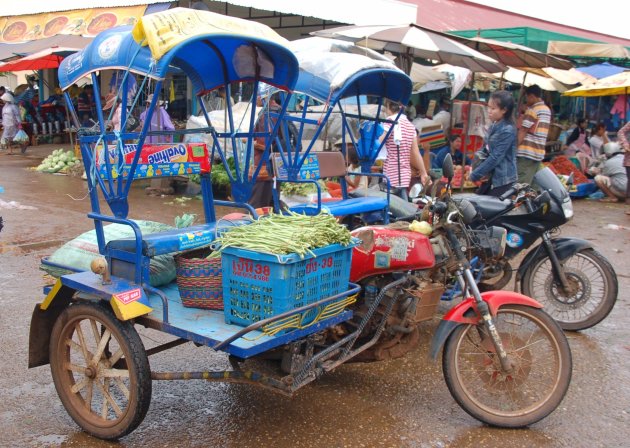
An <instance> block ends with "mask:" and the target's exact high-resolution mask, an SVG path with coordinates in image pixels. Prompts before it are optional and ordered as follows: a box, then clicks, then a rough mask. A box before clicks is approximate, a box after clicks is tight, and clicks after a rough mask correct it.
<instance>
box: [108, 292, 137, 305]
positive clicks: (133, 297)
mask: <svg viewBox="0 0 630 448" xmlns="http://www.w3.org/2000/svg"><path fill="white" fill-rule="evenodd" d="M114 297H115V298H116V299H118V300H119V301H120V302H122V303H124V304H125V305H129V304H130V303H131V302H135V301H137V300H140V299H141V298H142V292H141V291H140V288H136V289H132V290H131V291H125V292H121V293H119V294H114Z"/></svg>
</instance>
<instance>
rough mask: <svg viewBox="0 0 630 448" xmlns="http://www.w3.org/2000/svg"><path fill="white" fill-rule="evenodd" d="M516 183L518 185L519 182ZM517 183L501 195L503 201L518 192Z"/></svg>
mask: <svg viewBox="0 0 630 448" xmlns="http://www.w3.org/2000/svg"><path fill="white" fill-rule="evenodd" d="M516 185H518V184H516ZM516 185H514V186H512V187H511V188H510V189H509V190H508V191H506V192H505V193H503V194H502V195H501V196H499V199H500V200H502V201H505V200H506V199H507V198H509V197H510V196H512V195H513V194H514V193H516V192H517V191H518V189H517V188H516Z"/></svg>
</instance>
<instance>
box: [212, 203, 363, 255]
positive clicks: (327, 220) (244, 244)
mask: <svg viewBox="0 0 630 448" xmlns="http://www.w3.org/2000/svg"><path fill="white" fill-rule="evenodd" d="M351 240H352V237H351V235H350V232H349V231H348V229H347V228H346V227H344V226H341V225H339V224H338V223H337V220H336V219H335V217H334V216H332V215H330V214H329V213H320V214H319V215H315V216H308V215H301V214H299V213H293V212H289V213H288V214H286V215H281V214H272V215H268V216H264V217H261V218H259V219H258V220H257V221H254V222H253V223H252V224H248V225H244V226H239V227H231V228H230V229H228V230H227V231H225V232H224V233H223V234H222V235H221V236H220V237H219V238H217V240H216V244H217V245H219V249H218V250H217V251H215V252H214V253H213V254H212V255H211V256H212V257H218V256H219V255H220V253H221V251H222V250H224V249H225V248H228V247H234V248H240V249H248V250H252V251H256V252H264V253H269V254H274V255H287V254H292V253H296V254H298V255H299V256H300V257H302V258H304V256H306V255H307V254H309V255H314V254H313V249H317V248H319V247H324V246H329V245H331V244H342V245H348V244H350V242H351Z"/></svg>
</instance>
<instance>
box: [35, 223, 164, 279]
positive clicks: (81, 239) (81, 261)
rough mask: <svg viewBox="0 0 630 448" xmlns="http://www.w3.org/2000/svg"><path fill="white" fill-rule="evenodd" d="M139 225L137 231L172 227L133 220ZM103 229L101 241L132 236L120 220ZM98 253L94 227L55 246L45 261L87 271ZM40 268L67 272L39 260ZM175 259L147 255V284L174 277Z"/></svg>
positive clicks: (53, 274) (57, 272)
mask: <svg viewBox="0 0 630 448" xmlns="http://www.w3.org/2000/svg"><path fill="white" fill-rule="evenodd" d="M134 222H135V223H136V224H138V226H139V227H140V231H141V232H142V234H144V235H149V234H151V233H157V232H165V231H167V230H172V229H173V227H171V226H169V225H167V224H162V223H159V222H153V221H134ZM103 231H104V233H105V242H106V243H107V242H109V241H111V240H117V239H123V238H130V237H133V236H134V233H133V229H132V228H131V227H129V226H126V225H123V224H109V225H106V226H104V227H103ZM100 256H101V255H100V254H99V252H98V241H97V239H96V230H90V231H89V232H85V233H82V234H81V235H79V236H78V237H76V238H75V239H73V240H71V241H68V242H67V243H66V244H64V245H63V246H61V247H60V248H59V249H57V250H56V251H55V252H54V253H53V254H52V255H51V256H50V257H49V258H48V261H50V262H52V263H57V264H60V265H63V266H68V267H70V268H74V269H77V270H80V271H89V270H90V263H91V262H92V260H93V259H94V258H96V257H100ZM41 269H42V270H44V271H46V272H48V273H49V274H50V275H52V276H55V277H58V276H60V275H63V274H65V273H67V272H61V271H60V270H59V269H58V268H54V267H51V266H48V265H45V264H42V266H41ZM175 277H176V273H175V260H174V259H173V256H172V255H158V256H155V257H152V258H151V261H150V264H149V283H150V284H151V286H161V285H166V284H168V283H170V282H172V281H173V280H175Z"/></svg>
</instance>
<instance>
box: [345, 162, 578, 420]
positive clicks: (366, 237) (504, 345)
mask: <svg viewBox="0 0 630 448" xmlns="http://www.w3.org/2000/svg"><path fill="white" fill-rule="evenodd" d="M444 172H445V173H446V174H445V175H446V176H447V177H448V178H449V184H448V185H447V188H446V193H445V194H443V195H442V196H441V197H440V198H439V199H438V200H434V201H433V202H432V203H431V205H430V206H429V207H428V208H429V209H430V215H431V216H430V222H431V224H432V225H433V230H432V233H431V235H430V236H427V235H424V234H422V233H418V232H414V231H411V230H409V226H408V225H406V224H405V225H400V224H397V223H393V224H390V225H387V226H368V227H363V228H359V229H356V230H354V231H353V235H354V236H356V237H358V238H359V239H361V241H362V244H360V245H359V246H357V247H355V248H354V249H353V255H352V268H351V274H350V278H351V281H352V282H356V283H359V284H360V285H361V286H362V287H363V288H362V293H361V296H360V297H359V299H358V301H357V303H356V304H355V308H354V310H353V311H354V318H353V320H351V321H349V322H347V323H345V324H342V325H341V326H340V327H341V328H339V329H338V331H337V333H336V337H338V338H340V340H343V337H344V334H358V335H359V336H358V339H359V340H358V341H357V342H362V343H363V344H365V345H362V346H363V347H366V349H364V350H363V352H362V353H360V354H358V355H357V357H355V361H377V360H383V359H392V358H398V357H401V356H403V355H405V354H406V353H408V352H410V351H411V350H412V349H414V348H415V347H416V346H417V345H418V344H419V341H420V335H419V325H420V323H421V322H422V321H425V320H429V319H431V318H432V317H433V316H434V315H435V312H436V311H437V306H438V304H439V302H440V297H441V295H442V293H443V291H444V289H445V287H446V285H447V284H448V282H449V281H450V278H451V277H453V276H454V277H455V278H456V279H457V281H458V282H459V284H460V285H461V287H462V290H463V291H465V292H466V297H467V298H466V299H465V300H463V301H462V302H461V303H459V304H457V305H456V306H454V307H453V308H452V309H451V310H450V311H448V313H447V314H446V315H445V316H444V317H443V319H442V321H441V323H440V324H439V326H438V329H437V331H436V333H435V335H434V337H433V340H432V344H431V355H432V357H433V359H435V358H437V356H438V354H439V352H440V351H442V349H443V359H442V366H443V374H444V379H445V381H446V383H447V385H448V388H449V390H450V392H451V394H452V396H453V397H454V399H455V400H456V401H457V403H458V404H459V405H460V406H461V407H462V408H463V409H464V410H465V411H466V412H467V413H469V414H470V415H471V416H473V417H475V418H477V419H479V420H481V421H483V422H485V423H487V424H490V425H493V426H500V427H508V428H514V427H522V426H527V425H530V424H532V423H534V422H536V421H538V420H540V419H542V418H544V417H545V416H547V415H548V414H549V413H551V412H552V411H553V410H554V409H556V407H557V406H558V405H559V404H560V402H561V401H562V399H563V397H564V395H565V393H566V391H567V388H568V386H569V383H570V380H571V370H572V361H571V351H570V348H569V345H568V342H567V339H566V337H565V335H564V333H563V332H562V329H561V328H560V327H559V326H558V324H557V323H556V322H555V321H554V320H553V318H551V316H549V315H548V314H547V313H545V312H544V311H543V310H542V305H541V304H540V303H538V302H536V301H535V300H534V299H531V298H529V297H526V296H524V295H521V294H518V293H515V292H509V291H491V292H484V293H481V292H480V291H479V289H478V287H477V285H476V283H475V279H474V277H473V273H472V271H471V266H470V263H469V259H468V257H467V253H469V252H471V251H472V250H473V249H475V250H477V251H481V252H486V253H487V254H488V256H489V257H490V256H493V257H495V258H499V257H501V256H503V252H504V251H505V248H506V236H507V231H506V230H505V229H503V228H500V227H496V226H490V227H486V228H484V229H479V230H472V229H469V228H468V223H469V221H470V220H471V219H472V218H474V217H475V215H476V213H472V214H471V213H470V210H471V209H472V210H473V212H474V207H473V206H472V204H466V203H465V202H462V201H460V202H459V203H458V202H455V201H454V200H453V199H452V198H451V195H450V179H452V176H453V165H452V161H451V159H450V157H448V156H447V159H446V160H445V162H444ZM346 337H347V336H346Z"/></svg>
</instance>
